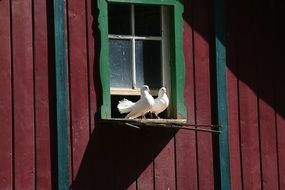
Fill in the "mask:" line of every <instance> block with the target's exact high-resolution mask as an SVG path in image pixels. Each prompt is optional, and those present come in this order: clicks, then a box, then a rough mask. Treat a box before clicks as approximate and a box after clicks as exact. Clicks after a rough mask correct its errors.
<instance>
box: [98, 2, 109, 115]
mask: <svg viewBox="0 0 285 190" xmlns="http://www.w3.org/2000/svg"><path fill="white" fill-rule="evenodd" d="M98 8H99V17H98V22H99V30H100V32H101V35H100V36H101V39H100V40H101V50H100V79H101V84H102V93H103V96H102V97H103V105H102V106H101V118H102V119H106V118H110V117H111V97H110V77H109V76H110V73H109V41H108V4H107V2H106V1H105V0H98Z"/></svg>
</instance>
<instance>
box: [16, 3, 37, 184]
mask: <svg viewBox="0 0 285 190" xmlns="http://www.w3.org/2000/svg"><path fill="white" fill-rule="evenodd" d="M11 3H12V4H11V5H12V41H13V43H12V46H13V52H12V53H13V76H14V79H13V88H14V101H13V104H14V148H15V149H14V152H15V156H14V163H15V189H33V188H34V185H35V184H34V183H35V182H34V178H35V176H34V174H35V169H34V90H33V88H34V86H33V82H34V81H33V80H34V79H33V41H32V39H33V36H32V34H33V32H32V4H31V1H11Z"/></svg>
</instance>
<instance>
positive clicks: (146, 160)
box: [137, 129, 155, 190]
mask: <svg viewBox="0 0 285 190" xmlns="http://www.w3.org/2000/svg"><path fill="white" fill-rule="evenodd" d="M153 138H155V135H154V133H153V131H152V130H151V129H150V130H145V131H140V132H139V133H138V148H137V149H138V150H137V151H138V153H137V162H138V163H137V164H138V166H137V168H138V169H137V172H138V174H137V175H138V177H137V188H138V189H149V190H151V189H154V175H153V174H154V164H153V160H154V157H155V153H154V149H155V148H154V146H155V144H154V139H153Z"/></svg>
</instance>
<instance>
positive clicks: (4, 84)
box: [0, 1, 13, 189]
mask: <svg viewBox="0 0 285 190" xmlns="http://www.w3.org/2000/svg"><path fill="white" fill-rule="evenodd" d="M10 24H11V23H10V1H0V26H1V27H0V42H1V43H0V91H1V93H0V121H1V122H0V131H1V132H0V150H1V156H0V168H1V170H0V189H12V183H13V182H12V175H13V174H12V170H13V168H12V156H13V155H12V84H11V77H12V75H11V44H10V41H11V36H10V32H11V31H10Z"/></svg>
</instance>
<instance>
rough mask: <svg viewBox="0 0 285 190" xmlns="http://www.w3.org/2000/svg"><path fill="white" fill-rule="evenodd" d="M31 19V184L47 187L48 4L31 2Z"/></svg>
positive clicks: (48, 116) (49, 166)
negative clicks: (32, 160)
mask: <svg viewBox="0 0 285 190" xmlns="http://www.w3.org/2000/svg"><path fill="white" fill-rule="evenodd" d="M33 12H34V14H33V20H34V27H33V30H34V38H33V43H34V52H33V56H34V90H35V92H34V101H35V139H34V144H35V152H34V154H35V183H36V184H35V187H36V188H37V189H51V188H52V179H51V178H52V177H51V150H50V145H51V135H50V126H51V123H50V117H51V116H50V109H51V106H50V103H51V102H50V100H49V93H50V89H49V85H50V81H51V78H52V77H51V76H50V75H49V52H48V50H49V47H48V46H49V42H48V40H49V38H48V27H50V25H48V24H49V23H48V18H47V17H48V14H50V13H49V12H51V5H50V4H49V3H46V2H45V1H33Z"/></svg>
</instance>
